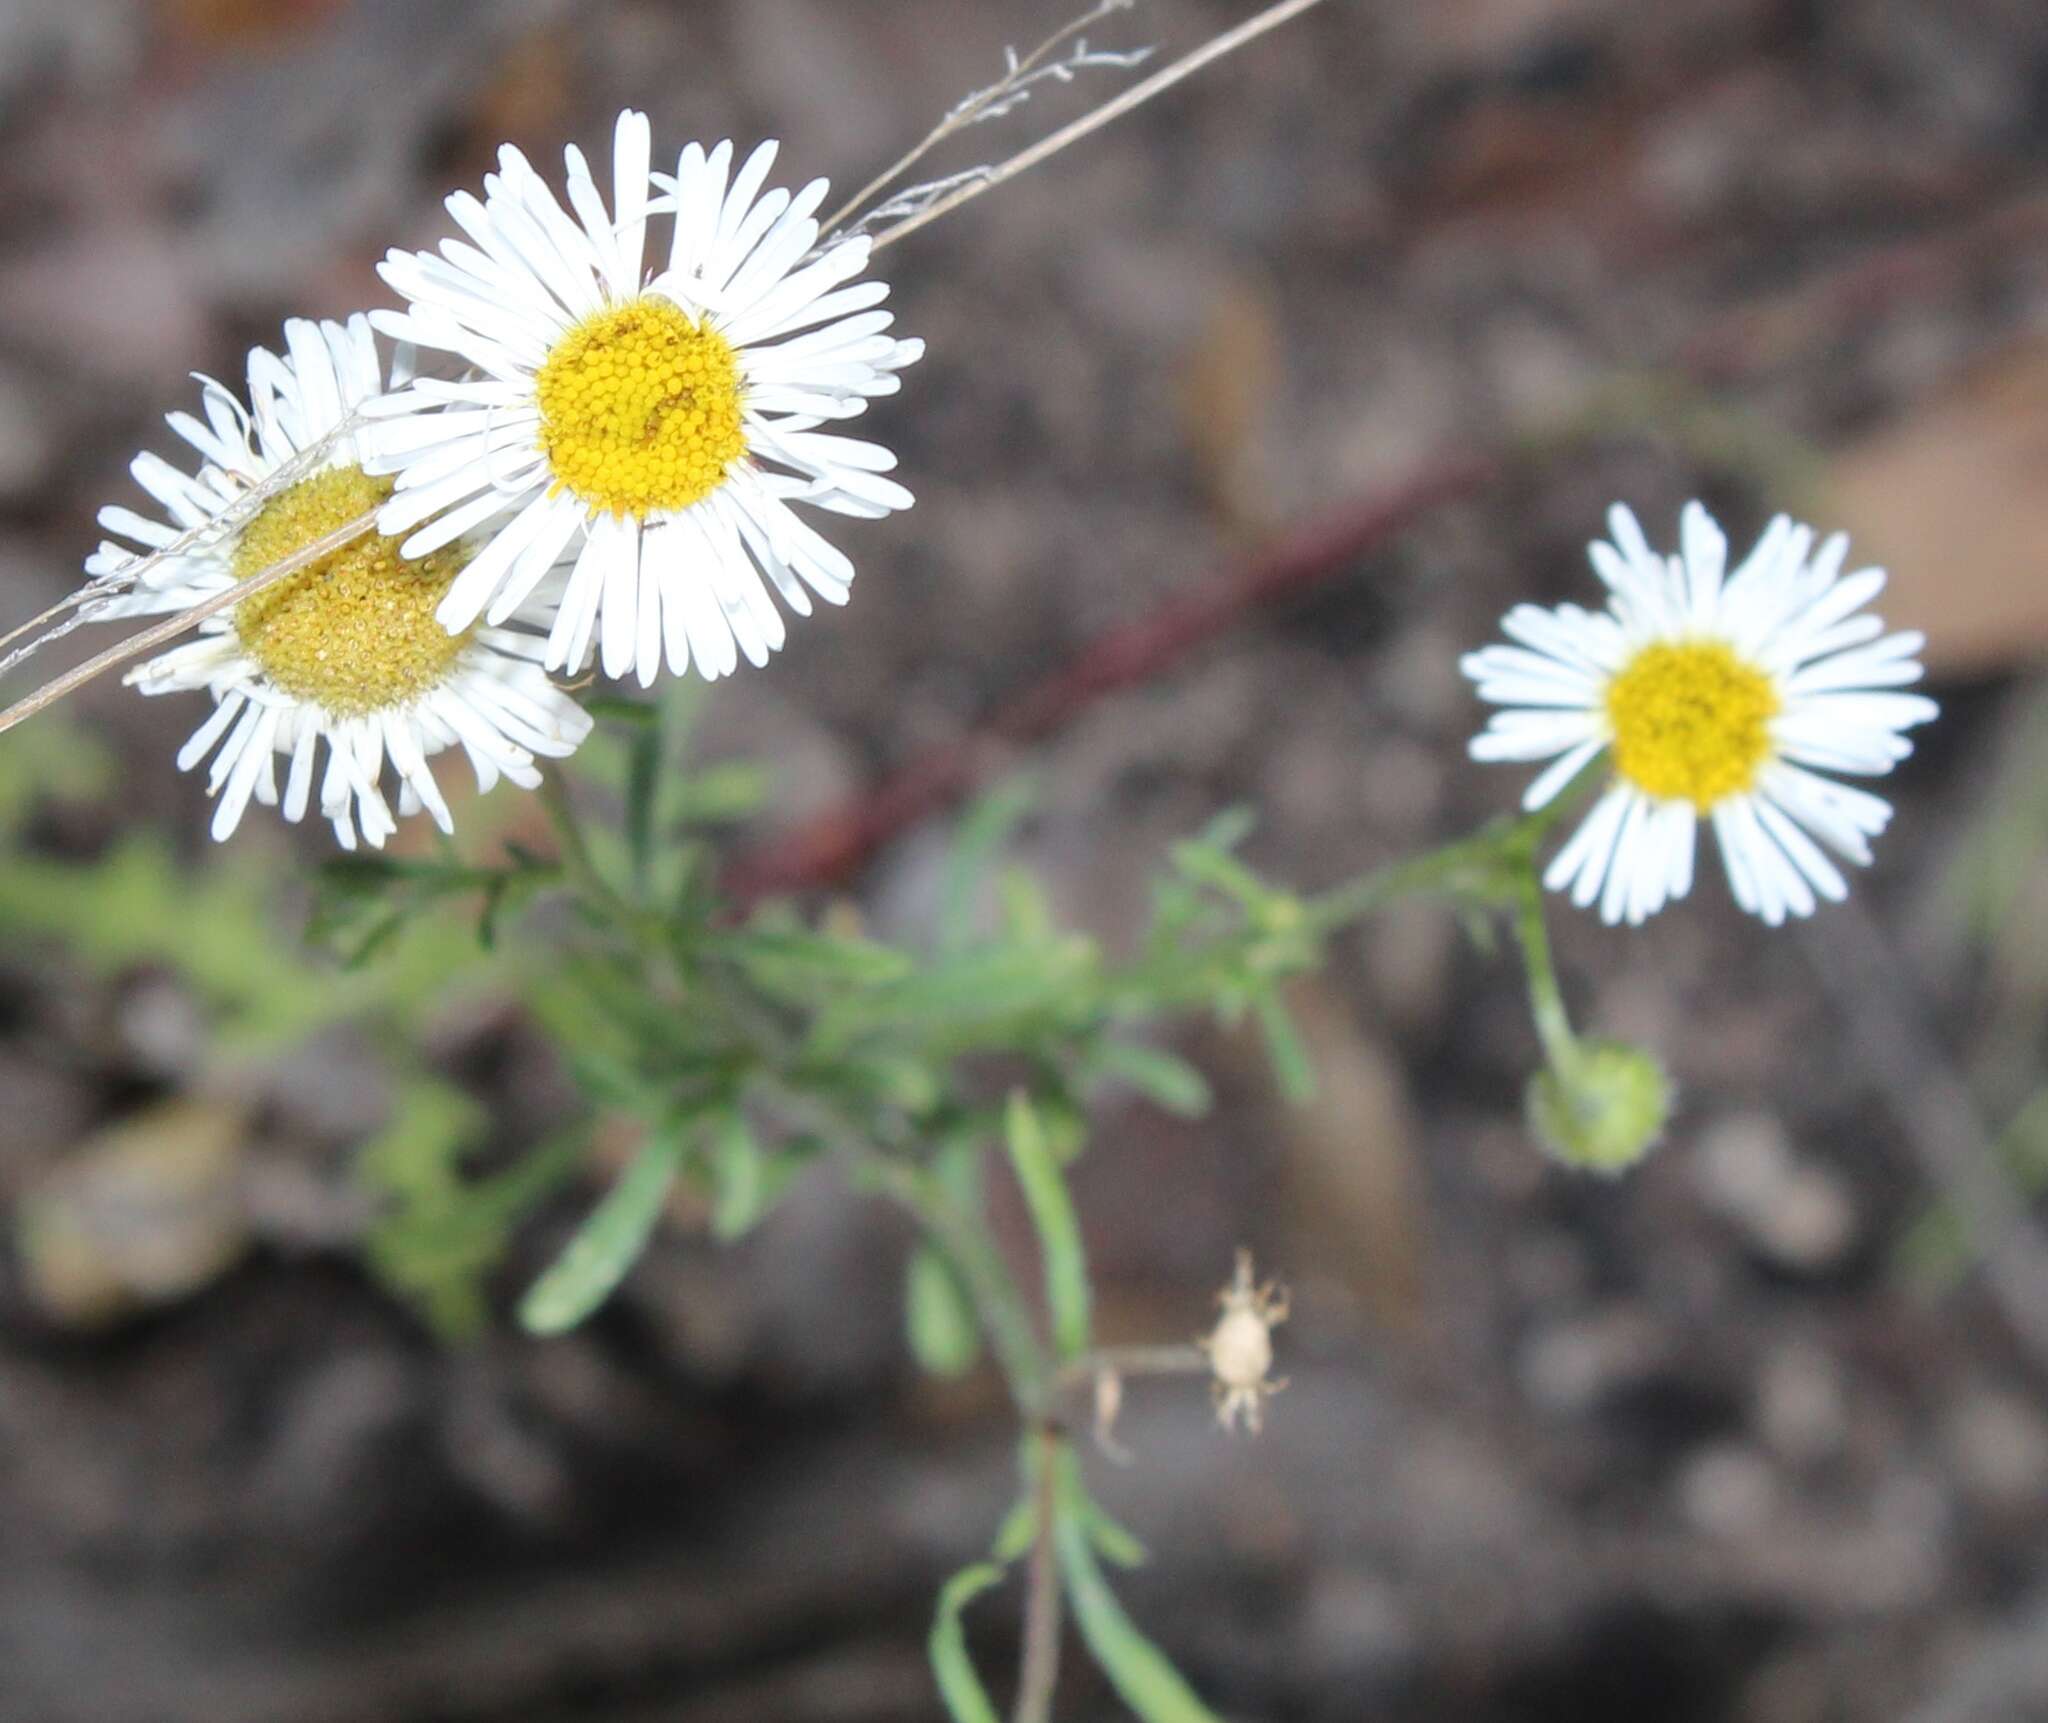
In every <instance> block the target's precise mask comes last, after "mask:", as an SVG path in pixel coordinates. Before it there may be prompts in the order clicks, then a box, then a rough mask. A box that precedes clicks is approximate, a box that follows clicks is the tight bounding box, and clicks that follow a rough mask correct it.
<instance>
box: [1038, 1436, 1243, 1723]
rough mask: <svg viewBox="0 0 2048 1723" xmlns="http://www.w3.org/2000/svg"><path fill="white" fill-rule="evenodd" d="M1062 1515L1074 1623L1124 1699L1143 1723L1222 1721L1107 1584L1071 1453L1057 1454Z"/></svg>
mask: <svg viewBox="0 0 2048 1723" xmlns="http://www.w3.org/2000/svg"><path fill="white" fill-rule="evenodd" d="M1059 1465H1060V1473H1059V1479H1060V1515H1059V1521H1058V1525H1057V1528H1056V1530H1055V1532H1054V1537H1055V1540H1056V1542H1057V1544H1058V1548H1059V1557H1060V1571H1061V1573H1062V1574H1063V1575H1064V1576H1065V1578H1066V1582H1067V1597H1068V1598H1069V1600H1070V1601H1071V1602H1072V1604H1073V1606H1074V1622H1075V1625H1076V1626H1078V1627H1079V1628H1080V1630H1081V1638H1082V1639H1083V1641H1085V1642H1086V1644H1087V1646H1088V1650H1089V1652H1090V1654H1091V1655H1092V1656H1093V1657H1094V1659H1095V1661H1096V1663H1097V1664H1098V1665H1100V1667H1101V1669H1102V1672H1103V1674H1105V1675H1107V1676H1108V1677H1109V1681H1110V1685H1111V1686H1112V1687H1114V1688H1115V1689H1116V1690H1117V1694H1118V1696H1119V1697H1120V1698H1121V1699H1122V1700H1123V1702H1124V1703H1125V1704H1126V1705H1128V1706H1129V1707H1130V1708H1131V1709H1132V1710H1133V1711H1135V1712H1136V1713H1137V1714H1138V1716H1139V1717H1141V1718H1142V1719H1144V1723H1220V1720H1219V1719H1218V1718H1217V1716H1216V1713H1215V1712H1213V1711H1211V1710H1210V1709H1209V1707H1208V1706H1206V1705H1204V1704H1203V1703H1202V1702H1201V1700H1200V1699H1198V1698H1197V1697H1196V1696H1195V1690H1194V1689H1193V1688H1192V1687H1190V1686H1189V1685H1188V1684H1187V1681H1186V1679H1185V1678H1184V1677H1183V1676H1182V1675H1181V1673H1180V1671H1179V1670H1177V1669H1175V1668H1174V1666H1173V1664H1172V1663H1171V1661H1169V1660H1168V1658H1167V1655H1166V1653H1165V1652H1163V1651H1161V1650H1160V1649H1159V1647H1158V1646H1156V1645H1154V1644H1153V1643H1152V1641H1151V1640H1149V1639H1147V1638H1146V1637H1145V1636H1144V1635H1143V1634H1142V1633H1140V1632H1139V1631H1138V1629H1137V1627H1136V1626H1135V1625H1134V1624H1133V1622H1132V1621H1131V1618H1130V1617H1129V1616H1128V1615H1126V1614H1125V1613H1124V1609H1123V1605H1122V1604H1120V1603H1118V1602H1117V1600H1116V1594H1115V1593H1114V1592H1112V1591H1111V1590H1110V1589H1109V1582H1108V1580H1106V1579H1105V1578H1103V1574H1102V1569H1101V1567H1100V1566H1099V1565H1098V1564H1097V1562H1096V1560H1095V1542H1094V1539H1093V1537H1092V1536H1091V1535H1090V1530H1089V1526H1090V1518H1091V1510H1092V1504H1091V1503H1090V1502H1089V1500H1088V1496H1087V1493H1086V1491H1085V1490H1084V1489H1083V1488H1082V1486H1081V1476H1080V1466H1079V1464H1078V1462H1077V1461H1076V1460H1075V1459H1074V1457H1073V1455H1072V1453H1071V1452H1068V1453H1065V1454H1062V1455H1061V1456H1060V1461H1059Z"/></svg>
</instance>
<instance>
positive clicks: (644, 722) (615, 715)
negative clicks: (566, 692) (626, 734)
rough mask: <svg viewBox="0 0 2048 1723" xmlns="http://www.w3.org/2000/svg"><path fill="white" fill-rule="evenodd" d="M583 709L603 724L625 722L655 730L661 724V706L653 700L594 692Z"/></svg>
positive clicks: (630, 725) (634, 726)
mask: <svg viewBox="0 0 2048 1723" xmlns="http://www.w3.org/2000/svg"><path fill="white" fill-rule="evenodd" d="M583 709H584V710H585V711H586V712H588V713H589V714H590V715H591V717H593V718H595V719H597V720H598V722H599V723H603V724H624V725H627V726H629V727H630V728H632V729H635V730H653V729H658V728H659V727H660V725H661V708H660V707H659V706H657V705H656V704H654V702H653V701H651V700H633V699H629V698H627V697H626V696H624V695H619V694H592V695H590V696H589V697H588V698H586V699H585V700H584V702H583Z"/></svg>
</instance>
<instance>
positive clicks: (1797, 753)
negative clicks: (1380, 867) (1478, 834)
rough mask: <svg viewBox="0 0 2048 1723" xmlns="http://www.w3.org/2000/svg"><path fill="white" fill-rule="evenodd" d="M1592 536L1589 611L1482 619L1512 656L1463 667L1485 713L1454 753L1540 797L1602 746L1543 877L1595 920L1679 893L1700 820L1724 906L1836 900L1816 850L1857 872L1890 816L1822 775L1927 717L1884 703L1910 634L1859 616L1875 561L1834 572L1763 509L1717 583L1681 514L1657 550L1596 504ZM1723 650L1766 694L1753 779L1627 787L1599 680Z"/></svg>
mask: <svg viewBox="0 0 2048 1723" xmlns="http://www.w3.org/2000/svg"><path fill="white" fill-rule="evenodd" d="M1609 520H1610V526H1611V529H1612V533H1613V542H1612V543H1597V544H1594V545H1593V546H1592V547H1591V556H1592V561H1593V567H1594V569H1595V571H1596V572H1597V573H1598V574H1599V576H1600V578H1601V580H1602V581H1603V582H1604V583H1605V584H1606V587H1607V603H1606V605H1605V607H1604V608H1603V609H1601V610H1598V611H1587V610H1584V609H1582V608H1580V607H1579V606H1577V605H1571V604H1567V605H1561V606H1559V607H1558V608H1556V609H1554V610H1545V609H1542V608H1539V607H1538V606H1535V605H1530V604H1523V605H1517V606H1516V607H1515V608H1514V609H1513V610H1511V611H1510V612H1509V613H1508V614H1507V616H1506V618H1505V619H1504V620H1503V622H1502V624H1501V626H1502V630H1503V632H1505V633H1506V634H1507V635H1508V636H1509V637H1510V639H1511V640H1512V641H1514V642H1515V644H1513V645H1497V646H1489V647H1486V648H1485V649H1484V650H1482V651H1479V652H1474V653H1471V654H1469V655H1467V657H1466V658H1465V659H1464V661H1463V668H1464V671H1465V674H1466V675H1467V676H1469V677H1470V678H1471V679H1472V680H1473V681H1474V682H1475V683H1477V684H1478V691H1479V695H1480V697H1481V698H1482V699H1484V700H1488V701H1491V702H1493V703H1494V704H1496V705H1498V706H1500V707H1502V708H1504V710H1502V711H1499V712H1497V713H1495V714H1494V716H1493V718H1492V720H1491V722H1490V723H1489V724H1488V726H1487V728H1486V730H1485V731H1484V732H1483V733H1482V734H1481V735H1479V736H1478V737H1476V738H1475V739H1474V741H1473V743H1472V753H1473V756H1474V757H1475V758H1477V759H1481V760H1498V761H1514V762H1530V763H1534V762H1539V761H1543V762H1549V763H1548V765H1547V767H1546V769H1545V770H1544V771H1543V772H1542V773H1541V775H1540V776H1538V778H1537V779H1536V781H1535V782H1534V783H1533V784H1532V785H1531V786H1530V787H1529V790H1528V792H1527V794H1526V795H1525V796H1524V798H1523V805H1524V807H1525V808H1529V809H1532V810H1533V809H1537V808H1541V807H1543V806H1545V805H1546V804H1547V803H1549V802H1550V801H1551V800H1553V799H1554V798H1555V797H1556V796H1557V795H1558V794H1560V793H1561V792H1562V791H1563V790H1564V789H1565V788H1566V786H1567V785H1569V784H1570V783H1572V782H1573V781H1574V780H1575V779H1576V778H1577V777H1578V776H1579V774H1580V773H1581V772H1583V771H1585V770H1587V769H1588V768H1589V767H1591V766H1592V765H1593V764H1594V762H1595V761H1596V760H1597V759H1599V758H1600V757H1601V756H1602V755H1603V754H1609V755H1610V756H1612V764H1613V771H1612V776H1611V778H1610V781H1609V783H1608V785H1607V787H1606V789H1605V790H1604V792H1603V793H1602V794H1601V796H1600V798H1599V800H1598V801H1597V802H1596V803H1595V805H1594V807H1593V810H1592V812H1591V813H1590V814H1589V815H1588V816H1587V818H1586V819H1585V821H1584V822H1583V824H1581V825H1580V826H1579V828H1578V830H1577V831H1576V832H1575V833H1574V835H1573V836H1572V837H1571V838H1570V840H1569V841H1568V842H1567V843H1566V844H1565V845H1564V847H1563V849H1562V850H1561V851H1560V852H1559V853H1558V855H1557V857H1556V859H1555V860H1554V861H1553V862H1552V863H1551V865H1550V868H1549V870H1548V872H1547V873H1546V875H1545V879H1544V883H1545V885H1547V886H1548V887H1549V888H1550V889H1552V890H1554V891H1569V892H1570V893H1571V896H1572V900H1573V901H1574V902H1575V903H1577V904H1578V905H1579V906H1580V907H1582V908H1587V907H1591V906H1592V905H1594V904H1595V903H1597V904H1598V905H1599V910H1600V914H1601V916H1602V917H1603V918H1604V919H1605V920H1607V921H1608V922H1610V923H1613V922H1619V921H1624V920H1625V921H1628V922H1630V923H1632V924H1635V923H1640V922H1642V921H1643V920H1644V919H1646V918H1647V917H1649V916H1651V915H1653V914H1655V913H1656V912H1657V911H1658V910H1659V909H1661V908H1663V907H1664V905H1665V904H1666V903H1668V902H1670V901H1671V900H1672V899H1674V898H1681V897H1684V896H1685V895H1686V893H1687V892H1688V891H1689V890H1690V889H1691V887H1692V880H1693V853H1694V847H1695V844H1696V841H1697V837H1698V832H1699V827H1700V825H1701V824H1702V823H1703V822H1704V823H1705V824H1707V825H1709V826H1711V828H1712V830H1713V833H1714V838H1715V842H1716V845H1717V847H1718V848H1719V850H1720V853H1721V859H1722V863H1723V865H1724V867H1725V868H1726V870H1727V874H1728V881H1729V885H1730V888H1731V889H1732V890H1733V892H1734V895H1735V899H1736V901H1737V902H1738V903H1739V904H1740V905H1741V906H1742V907H1743V908H1744V909H1745V910H1748V911H1749V912H1750V913H1751V914H1754V915H1757V916H1760V917H1761V918H1762V919H1763V920H1764V921H1766V922H1768V923H1770V924H1771V925H1773V926H1776V925H1778V924H1780V923H1782V922H1783V921H1784V920H1785V919H1786V918H1787V917H1788V916H1806V915H1811V914H1812V913H1813V911H1814V909H1815V907H1816V904H1817V902H1818V900H1820V899H1822V898H1826V899H1830V900H1840V899H1841V898H1843V897H1845V896H1846V895H1847V892H1848V884H1847V881H1846V880H1845V879H1844V878H1843V876H1842V872H1841V870H1840V868H1838V867H1837V866H1836V865H1835V863H1834V861H1833V860H1832V859H1831V858H1830V855H1829V853H1828V852H1829V851H1833V852H1834V854H1835V855H1838V856H1841V857H1843V858H1845V859H1846V860H1848V861H1850V862H1853V863H1856V864H1858V865H1867V864H1868V863H1869V861H1870V839H1871V838H1873V837H1875V836H1876V835H1877V834H1878V833H1879V832H1881V831H1882V830H1883V829H1884V827H1885V824H1886V822H1887V821H1888V820H1889V819H1890V817H1891V808H1890V805H1889V804H1888V803H1886V802H1885V801H1884V800H1882V799H1881V798H1880V797H1878V796H1874V795H1872V794H1870V793H1869V792H1868V791H1866V790H1862V789H1858V788H1855V787H1853V786H1851V785H1848V784H1844V783H1841V782H1839V781H1838V780H1837V779H1836V778H1835V777H1832V776H1826V775H1823V774H1833V773H1846V774H1850V775H1854V776H1863V777H1873V776H1880V775H1882V774H1884V773H1887V772H1889V771H1890V770H1891V769H1892V767H1893V766H1894V765H1896V764H1897V763H1898V762H1899V761H1900V760H1903V759H1904V758H1905V757H1906V756H1907V755H1908V754H1909V753H1910V752H1911V751H1912V745H1911V743H1909V742H1908V741H1907V740H1906V738H1905V735H1904V732H1905V731H1906V730H1908V729H1910V728H1911V727H1912V726H1914V725H1916V724H1924V723H1926V722H1928V721H1929V720H1930V719H1932V718H1933V717H1935V716H1936V712H1937V708H1936V706H1935V704H1934V702H1933V701H1931V700H1929V699H1927V698H1926V697H1925V696H1923V695H1919V694H1910V693H1904V692H1901V690H1902V689H1904V688H1906V687H1908V686H1909V685H1911V684H1913V683H1915V682H1918V681H1919V680H1920V677H1921V674H1922V671H1921V665H1920V662H1919V653H1920V650H1921V648H1922V646H1923V645H1924V641H1923V639H1922V637H1921V636H1920V635H1918V634H1915V633H1894V634H1886V633H1885V630H1884V624H1883V622H1882V621H1881V620H1880V619H1879V618H1878V617H1876V616H1874V615H1871V614H1869V613H1868V612H1867V611H1866V610H1865V608H1864V607H1865V606H1866V605H1868V604H1869V603H1870V602H1871V600H1872V599H1874V598H1875V597H1876V596H1877V594H1878V593H1879V591H1881V590H1882V588H1883V586H1884V579H1885V577H1884V574H1883V572H1882V571H1881V570H1879V569H1874V568H1872V569H1863V570H1860V571H1858V572H1855V573H1852V574H1847V575H1845V574H1844V573H1843V572H1842V570H1843V566H1844V563H1845V561H1846V559H1847V556H1848V548H1849V546H1848V540H1847V538H1846V537H1845V536H1843V535H1841V534H1836V535H1834V536H1832V537H1830V538H1828V539H1827V540H1826V541H1825V542H1822V543H1820V544H1818V545H1816V543H1815V536H1816V535H1815V534H1814V532H1813V530H1812V529H1811V528H1810V527H1806V526H1801V525H1798V524H1796V523H1794V522H1793V521H1791V520H1789V519H1787V518H1785V517H1783V516H1781V517H1779V518H1778V519H1776V520H1774V521H1772V522H1771V524H1770V526H1769V528H1768V530H1767V531H1766V532H1765V533H1764V535H1763V537H1762V539H1761V541H1760V542H1759V543H1758V544H1757V546H1756V548H1755V549H1754V550H1753V551H1751V552H1750V554H1749V555H1748V557H1746V558H1745V559H1744V560H1743V562H1742V564H1741V565H1740V566H1739V567H1738V568H1736V569H1735V570H1734V571H1733V572H1732V573H1731V572H1729V571H1728V567H1727V564H1728V544H1727V540H1726V539H1725V538H1724V537H1723V535H1722V533H1721V531H1720V529H1719V528H1718V527H1717V526H1716V525H1715V523H1714V521H1713V519H1712V518H1711V517H1710V516H1709V515H1708V513H1707V511H1706V509H1705V508H1704V507H1702V506H1701V505H1700V504H1699V503H1696V502H1695V503H1692V504H1689V505H1688V506H1687V508H1686V509H1685V511H1684V514H1683V517H1682V520H1681V531H1680V536H1681V549H1680V553H1679V554H1678V555H1675V556H1666V555H1662V554H1660V553H1658V552H1657V551H1655V550H1653V549H1652V548H1651V546H1650V544H1649V541H1648V540H1647V539H1646V538H1645V537H1644V534H1643V530H1642V528H1641V526H1640V525H1638V524H1637V521H1636V518H1635V516H1634V515H1633V514H1631V513H1630V512H1629V511H1628V510H1627V509H1626V508H1623V507H1620V506H1618V505H1617V506H1616V507H1615V509H1614V510H1613V511H1612V514H1611V515H1610V517H1609ZM1702 645H1704V646H1713V647H1721V648H1725V650H1726V653H1727V654H1728V657H1729V661H1730V662H1732V663H1734V664H1737V665H1739V666H1741V667H1742V670H1743V672H1744V673H1745V674H1748V675H1752V676H1754V677H1755V678H1757V679H1758V685H1759V686H1760V687H1762V688H1765V689H1767V690H1768V709H1769V719H1768V724H1767V727H1766V731H1765V735H1764V739H1763V745H1762V746H1761V748H1760V750H1759V755H1758V758H1757V759H1756V761H1755V763H1754V769H1753V771H1751V772H1749V773H1748V774H1747V775H1746V779H1745V781H1744V782H1743V783H1742V784H1740V785H1739V786H1738V787H1736V788H1733V789H1731V790H1730V791H1728V792H1727V793H1725V794H1721V795H1717V796H1714V797H1712V798H1711V799H1709V800H1707V801H1705V802H1702V801H1699V800H1696V799H1692V798H1688V797H1684V796H1675V795H1670V794H1659V793H1656V789H1655V787H1654V786H1646V785H1645V784H1644V783H1642V782H1638V781H1635V780H1633V779H1632V778H1631V777H1630V775H1629V772H1628V771H1627V769H1626V768H1625V766H1624V765H1623V764H1622V763H1621V760H1620V756H1619V754H1618V753H1617V752H1616V742H1617V736H1616V730H1615V718H1614V710H1613V700H1612V695H1613V693H1614V690H1615V688H1616V685H1617V682H1618V681H1619V680H1620V679H1621V678H1623V677H1625V676H1627V675H1628V673H1629V672H1630V670H1631V667H1634V666H1639V665H1640V664H1642V663H1643V661H1644V658H1643V655H1644V654H1645V653H1646V652H1648V651H1649V650H1650V649H1652V648H1655V647H1658V646H1702Z"/></svg>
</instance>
